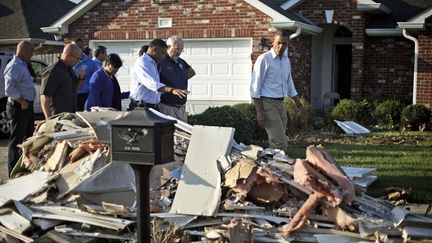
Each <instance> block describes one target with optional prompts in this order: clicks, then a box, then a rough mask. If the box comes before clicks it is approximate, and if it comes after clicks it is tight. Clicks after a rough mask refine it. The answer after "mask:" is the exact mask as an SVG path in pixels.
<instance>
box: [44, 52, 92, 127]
mask: <svg viewBox="0 0 432 243" xmlns="http://www.w3.org/2000/svg"><path fill="white" fill-rule="evenodd" d="M81 57H82V51H81V49H80V48H79V47H78V46H77V45H75V44H68V45H66V46H65V47H64V49H63V53H62V55H61V57H60V59H59V60H58V61H57V62H56V63H54V64H52V65H50V66H48V67H46V68H45V69H44V71H43V73H42V83H41V97H40V100H41V106H42V111H43V113H44V115H45V119H48V118H49V117H51V116H53V115H55V114H58V113H62V112H71V113H74V112H75V111H76V105H77V85H78V81H79V80H82V78H83V75H84V73H78V74H77V75H75V74H74V71H73V69H72V67H74V66H75V65H76V64H77V63H78V62H79V61H80V60H81Z"/></svg>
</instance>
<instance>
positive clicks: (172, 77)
mask: <svg viewBox="0 0 432 243" xmlns="http://www.w3.org/2000/svg"><path fill="white" fill-rule="evenodd" d="M190 67H191V66H190V65H189V64H188V63H187V62H186V61H185V60H183V59H181V58H180V57H179V58H177V60H173V59H171V58H170V57H169V56H166V57H165V58H164V60H163V61H162V62H161V63H159V70H160V73H159V76H160V81H161V82H162V83H164V84H166V85H167V86H170V87H173V88H177V89H187V87H188V73H187V70H188V69H189V68H190ZM186 100H187V99H186V97H184V98H180V97H178V96H176V95H173V94H169V93H164V94H162V95H161V102H162V103H166V104H171V105H182V104H185V103H186Z"/></svg>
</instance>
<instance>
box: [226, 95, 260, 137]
mask: <svg viewBox="0 0 432 243" xmlns="http://www.w3.org/2000/svg"><path fill="white" fill-rule="evenodd" d="M232 107H233V108H234V109H236V110H238V111H240V112H241V113H242V115H243V117H244V118H245V119H246V122H247V123H248V125H249V126H250V128H251V133H252V141H253V142H254V143H256V142H261V141H263V140H267V133H266V131H265V129H264V128H261V127H259V126H258V122H257V117H256V110H255V105H254V104H250V103H240V104H235V105H233V106H232ZM239 142H242V141H239Z"/></svg>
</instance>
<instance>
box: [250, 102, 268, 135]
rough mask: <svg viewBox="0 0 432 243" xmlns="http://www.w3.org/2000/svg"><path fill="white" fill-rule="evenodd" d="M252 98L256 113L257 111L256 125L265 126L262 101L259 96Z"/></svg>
mask: <svg viewBox="0 0 432 243" xmlns="http://www.w3.org/2000/svg"><path fill="white" fill-rule="evenodd" d="M252 100H253V102H254V105H255V109H256V113H257V123H258V126H260V127H261V128H265V127H266V125H267V123H266V117H265V114H264V108H263V102H262V100H261V99H259V98H252Z"/></svg>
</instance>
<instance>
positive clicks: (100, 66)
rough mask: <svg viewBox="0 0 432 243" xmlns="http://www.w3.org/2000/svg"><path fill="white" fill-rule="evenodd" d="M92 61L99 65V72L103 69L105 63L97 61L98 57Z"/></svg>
mask: <svg viewBox="0 0 432 243" xmlns="http://www.w3.org/2000/svg"><path fill="white" fill-rule="evenodd" d="M92 60H93V61H95V62H96V64H97V65H98V70H99V69H101V68H102V66H103V63H102V62H101V61H99V59H97V58H96V57H93V59H92Z"/></svg>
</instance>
